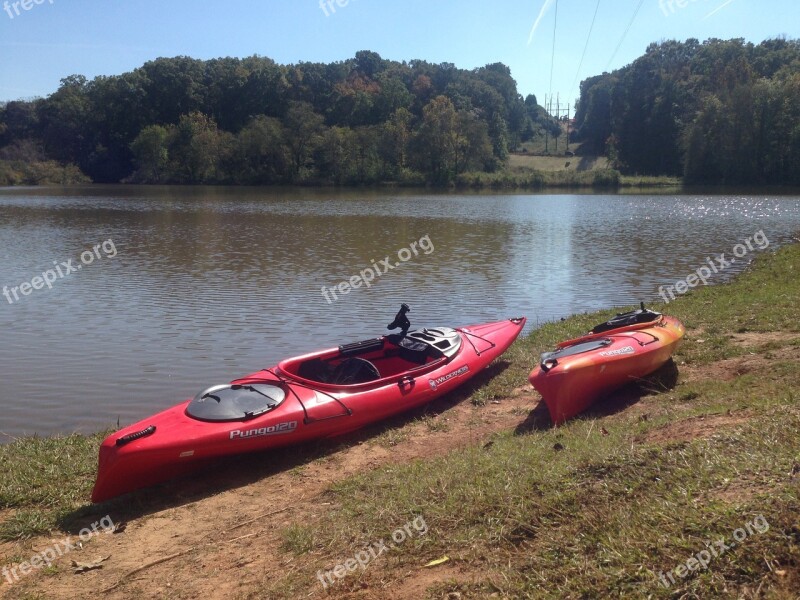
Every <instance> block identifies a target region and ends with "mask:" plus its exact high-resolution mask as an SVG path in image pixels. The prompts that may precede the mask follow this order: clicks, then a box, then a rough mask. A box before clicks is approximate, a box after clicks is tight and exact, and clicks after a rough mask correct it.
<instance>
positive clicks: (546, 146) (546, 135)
mask: <svg viewBox="0 0 800 600" xmlns="http://www.w3.org/2000/svg"><path fill="white" fill-rule="evenodd" d="M544 109H545V110H546V111H547V114H548V115H549V114H550V108H549V107H548V105H547V94H545V95H544ZM549 143H550V130H549V129H548V128H547V127H545V128H544V153H545V154H550V148H549Z"/></svg>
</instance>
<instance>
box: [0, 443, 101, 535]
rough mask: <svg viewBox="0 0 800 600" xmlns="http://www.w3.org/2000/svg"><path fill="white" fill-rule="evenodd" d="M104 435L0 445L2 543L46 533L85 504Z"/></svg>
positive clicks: (0, 531)
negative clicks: (8, 513) (5, 515)
mask: <svg viewBox="0 0 800 600" xmlns="http://www.w3.org/2000/svg"><path fill="white" fill-rule="evenodd" d="M105 436H106V434H105V433H102V434H96V435H92V436H84V435H77V434H75V435H70V436H66V437H52V438H40V437H30V438H24V439H20V440H18V441H15V442H13V443H11V444H5V445H0V510H3V509H10V510H11V511H12V515H11V517H10V518H9V519H6V520H5V521H3V522H2V523H0V540H10V539H21V538H26V537H31V536H33V535H36V534H39V533H45V532H47V531H50V530H51V529H54V528H56V527H57V526H58V524H59V523H60V521H61V520H62V519H63V518H64V517H65V516H67V515H68V514H69V513H71V512H73V511H74V510H75V509H77V508H80V507H82V506H84V505H85V504H86V498H88V496H89V494H90V493H91V490H92V485H93V484H94V476H95V474H96V472H97V449H98V447H99V446H100V443H101V442H102V440H103V439H104V438H105Z"/></svg>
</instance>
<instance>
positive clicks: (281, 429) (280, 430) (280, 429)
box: [230, 421, 297, 440]
mask: <svg viewBox="0 0 800 600" xmlns="http://www.w3.org/2000/svg"><path fill="white" fill-rule="evenodd" d="M295 429H297V421H287V422H286V423H277V424H276V425H270V426H269V427H260V428H258V429H249V430H247V431H242V430H241V429H237V430H236V431H231V437H230V439H232V440H246V439H249V438H255V437H264V436H267V435H283V434H285V433H292V432H293V431H294V430H295Z"/></svg>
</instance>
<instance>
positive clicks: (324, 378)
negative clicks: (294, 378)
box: [297, 358, 333, 383]
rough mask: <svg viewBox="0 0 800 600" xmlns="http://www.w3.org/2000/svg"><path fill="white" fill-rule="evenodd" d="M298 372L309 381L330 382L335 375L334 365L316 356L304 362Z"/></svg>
mask: <svg viewBox="0 0 800 600" xmlns="http://www.w3.org/2000/svg"><path fill="white" fill-rule="evenodd" d="M297 374H298V375H300V377H302V378H303V379H308V380H309V381H318V382H320V383H329V382H330V381H331V378H332V377H333V367H332V366H331V364H330V363H329V362H327V361H324V360H322V359H320V358H315V359H313V360H307V361H304V362H302V363H301V364H300V369H299V370H298V373H297Z"/></svg>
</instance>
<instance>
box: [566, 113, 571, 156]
mask: <svg viewBox="0 0 800 600" xmlns="http://www.w3.org/2000/svg"><path fill="white" fill-rule="evenodd" d="M569 109H570V106H569V104H567V152H569V126H570V125H571V124H572V122H571V121H570V118H569Z"/></svg>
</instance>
